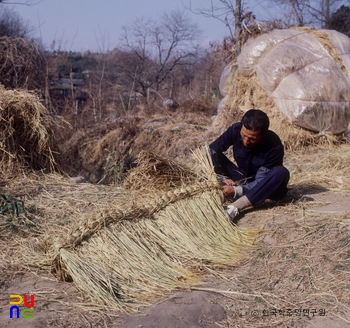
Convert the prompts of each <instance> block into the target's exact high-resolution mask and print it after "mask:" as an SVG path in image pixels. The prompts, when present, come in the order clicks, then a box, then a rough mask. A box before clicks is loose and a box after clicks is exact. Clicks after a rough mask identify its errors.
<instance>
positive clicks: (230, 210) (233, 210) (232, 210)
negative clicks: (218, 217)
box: [226, 204, 239, 220]
mask: <svg viewBox="0 0 350 328" xmlns="http://www.w3.org/2000/svg"><path fill="white" fill-rule="evenodd" d="M226 213H227V215H228V216H229V218H230V219H231V220H233V219H234V218H235V217H236V216H237V215H238V214H239V211H238V208H237V207H236V206H234V205H232V204H231V205H228V206H227V208H226Z"/></svg>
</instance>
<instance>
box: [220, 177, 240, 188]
mask: <svg viewBox="0 0 350 328" xmlns="http://www.w3.org/2000/svg"><path fill="white" fill-rule="evenodd" d="M222 183H223V184H224V185H226V186H231V187H232V186H237V184H236V183H235V182H234V181H233V180H231V179H224V180H222Z"/></svg>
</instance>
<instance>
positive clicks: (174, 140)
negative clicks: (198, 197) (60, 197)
mask: <svg viewBox="0 0 350 328" xmlns="http://www.w3.org/2000/svg"><path fill="white" fill-rule="evenodd" d="M210 122H211V118H210V117H208V116H205V115H203V116H202V115H201V116H198V115H197V114H195V113H185V112H184V113H169V115H164V114H162V115H161V114H154V115H152V116H151V117H138V116H132V115H130V116H124V117H120V118H118V119H116V120H115V122H108V123H106V124H103V125H100V126H99V127H95V128H84V129H79V130H78V131H76V133H74V134H73V135H72V136H71V138H70V139H69V140H67V141H66V142H65V143H64V145H63V147H62V148H63V149H64V153H65V157H66V162H67V164H68V165H69V166H70V167H71V168H72V170H71V172H72V173H71V175H75V174H77V172H79V173H78V174H81V175H83V176H84V177H85V178H86V179H87V180H88V181H90V182H92V183H103V184H108V183H114V184H120V182H121V181H122V180H123V179H124V178H125V176H126V171H127V170H128V169H129V168H131V167H133V166H134V162H135V160H136V157H137V155H138V154H139V153H140V152H141V151H142V150H146V151H151V152H154V153H157V154H159V155H162V156H166V157H167V158H173V159H176V160H177V161H178V162H182V163H185V164H188V165H190V153H191V149H195V148H197V147H199V146H201V145H203V144H204V143H205V142H206V141H207V140H209V139H208V138H207V137H206V133H207V129H208V125H209V124H210Z"/></svg>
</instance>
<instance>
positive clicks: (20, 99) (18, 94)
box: [0, 87, 60, 174]
mask: <svg viewBox="0 0 350 328" xmlns="http://www.w3.org/2000/svg"><path fill="white" fill-rule="evenodd" d="M0 118H1V120H0V134H1V138H0V139H1V140H2V141H1V143H0V152H1V159H0V170H1V171H2V173H4V174H8V173H11V172H12V173H15V172H16V171H17V170H20V169H28V168H30V169H33V170H46V171H50V172H52V171H56V170H58V169H59V164H60V161H59V153H58V146H57V144H56V141H55V138H54V137H55V136H54V125H53V120H52V118H51V116H50V115H49V114H48V112H47V110H46V108H45V107H44V106H43V105H42V104H41V102H40V100H39V98H38V97H37V96H36V95H34V94H32V93H28V92H26V91H18V90H5V89H4V88H3V87H0Z"/></svg>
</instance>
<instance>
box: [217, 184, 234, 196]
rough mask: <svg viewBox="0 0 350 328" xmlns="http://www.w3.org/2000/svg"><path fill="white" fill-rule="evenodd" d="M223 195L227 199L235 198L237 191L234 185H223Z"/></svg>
mask: <svg viewBox="0 0 350 328" xmlns="http://www.w3.org/2000/svg"><path fill="white" fill-rule="evenodd" d="M221 190H222V193H223V194H224V196H225V197H229V196H235V195H236V190H235V187H234V186H233V185H226V184H225V185H223V186H222V187H221Z"/></svg>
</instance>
